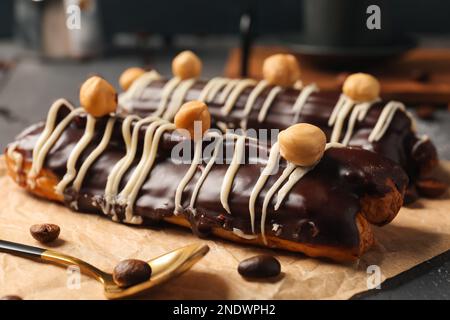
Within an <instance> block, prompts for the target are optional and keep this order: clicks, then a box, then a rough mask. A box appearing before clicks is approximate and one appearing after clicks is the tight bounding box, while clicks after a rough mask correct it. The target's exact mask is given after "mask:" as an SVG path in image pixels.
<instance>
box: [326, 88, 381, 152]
mask: <svg viewBox="0 0 450 320" xmlns="http://www.w3.org/2000/svg"><path fill="white" fill-rule="evenodd" d="M378 101H380V99H379V98H376V99H375V100H372V101H367V102H360V103H357V102H355V101H354V100H352V99H351V98H349V97H348V96H346V95H345V94H341V95H340V97H339V100H338V102H337V103H336V106H335V107H334V109H333V112H332V113H331V116H330V118H329V119H328V125H329V126H333V131H332V133H331V137H330V142H339V138H340V137H341V134H342V129H343V127H344V124H345V119H346V118H347V117H348V115H349V113H350V112H351V114H350V118H349V121H348V124H347V131H346V133H345V135H344V138H343V139H342V143H343V144H344V145H347V144H348V143H349V142H350V139H351V137H352V134H353V130H354V128H355V124H356V120H358V121H362V120H364V118H365V117H366V115H367V112H368V111H369V110H370V108H371V107H372V105H373V104H374V103H376V102H378Z"/></svg>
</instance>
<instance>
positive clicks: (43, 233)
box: [30, 223, 61, 243]
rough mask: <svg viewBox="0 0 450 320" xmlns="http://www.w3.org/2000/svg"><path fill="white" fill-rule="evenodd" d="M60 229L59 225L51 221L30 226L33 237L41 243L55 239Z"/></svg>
mask: <svg viewBox="0 0 450 320" xmlns="http://www.w3.org/2000/svg"><path fill="white" fill-rule="evenodd" d="M60 231H61V230H60V228H59V226H57V225H56V224H51V223H44V224H34V225H32V226H31V228H30V233H31V235H32V236H33V238H35V239H36V240H37V241H39V242H42V243H47V242H52V241H55V240H56V239H57V238H58V236H59V232H60Z"/></svg>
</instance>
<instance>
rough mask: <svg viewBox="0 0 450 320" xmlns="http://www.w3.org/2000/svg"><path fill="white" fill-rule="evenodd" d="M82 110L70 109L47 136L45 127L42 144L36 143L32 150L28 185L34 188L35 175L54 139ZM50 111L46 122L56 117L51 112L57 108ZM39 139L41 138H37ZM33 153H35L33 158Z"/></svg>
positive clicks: (55, 111)
mask: <svg viewBox="0 0 450 320" xmlns="http://www.w3.org/2000/svg"><path fill="white" fill-rule="evenodd" d="M82 112H83V109H82V108H78V109H74V110H72V111H71V112H70V113H69V115H68V116H67V117H65V118H64V119H63V120H62V121H61V122H60V123H59V124H58V125H57V126H56V127H55V128H54V130H53V131H52V132H51V134H50V135H48V136H47V132H45V129H44V132H43V133H44V134H45V136H47V138H44V139H43V142H44V144H43V145H42V146H41V145H40V144H36V146H35V147H37V148H36V149H35V150H34V151H33V163H32V166H31V169H30V172H29V174H28V185H29V186H30V187H31V188H32V189H34V187H35V186H36V177H37V176H38V175H39V172H40V171H41V169H42V166H43V164H44V161H45V158H46V157H47V154H48V152H49V151H50V149H51V147H52V146H53V145H54V144H55V142H56V140H57V139H58V138H59V136H60V135H61V133H62V132H63V131H64V129H65V128H66V127H67V126H68V125H69V123H70V122H71V121H72V119H73V118H75V117H76V116H77V115H79V114H81V113H82ZM51 113H52V115H51V116H49V118H48V119H47V123H49V122H50V123H53V124H54V120H53V119H56V115H55V117H53V113H55V114H56V113H57V110H53V111H52V112H51ZM49 119H50V121H49ZM46 127H47V126H46ZM49 127H51V128H53V126H52V124H50V125H49ZM39 140H41V139H39ZM38 142H39V141H38ZM34 154H36V158H35V159H34Z"/></svg>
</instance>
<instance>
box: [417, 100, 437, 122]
mask: <svg viewBox="0 0 450 320" xmlns="http://www.w3.org/2000/svg"><path fill="white" fill-rule="evenodd" d="M435 111H436V107H434V106H430V105H427V104H424V105H420V106H418V107H417V108H416V114H417V116H418V117H419V118H420V119H424V120H431V119H433V116H434V112H435Z"/></svg>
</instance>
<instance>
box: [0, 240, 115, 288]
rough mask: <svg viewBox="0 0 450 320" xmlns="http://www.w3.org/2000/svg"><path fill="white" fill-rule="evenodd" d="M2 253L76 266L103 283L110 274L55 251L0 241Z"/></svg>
mask: <svg viewBox="0 0 450 320" xmlns="http://www.w3.org/2000/svg"><path fill="white" fill-rule="evenodd" d="M0 252H6V253H10V254H13V255H17V256H20V257H24V258H38V259H40V260H42V261H45V262H51V263H54V264H58V265H60V266H73V265H75V266H78V267H79V268H80V270H81V272H84V273H86V274H88V275H90V276H93V277H94V278H97V279H98V280H100V281H103V280H104V279H105V278H106V277H107V276H108V274H106V273H105V272H103V271H101V270H100V269H97V268H96V267H94V266H93V265H91V264H89V263H87V262H85V261H83V260H81V259H78V258H75V257H72V256H69V255H66V254H63V253H60V252H57V251H53V250H47V249H43V248H38V247H32V246H27V245H25V244H21V243H16V242H11V241H5V240H0Z"/></svg>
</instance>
